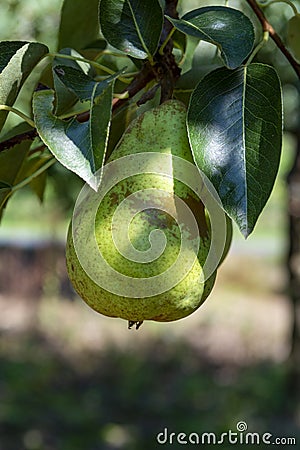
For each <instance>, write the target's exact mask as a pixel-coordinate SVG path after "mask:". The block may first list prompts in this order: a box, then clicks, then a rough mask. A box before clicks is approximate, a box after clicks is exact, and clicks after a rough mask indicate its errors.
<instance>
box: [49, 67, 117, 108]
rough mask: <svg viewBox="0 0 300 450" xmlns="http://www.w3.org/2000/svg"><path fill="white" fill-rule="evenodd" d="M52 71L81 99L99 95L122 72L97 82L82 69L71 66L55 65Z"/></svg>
mask: <svg viewBox="0 0 300 450" xmlns="http://www.w3.org/2000/svg"><path fill="white" fill-rule="evenodd" d="M54 71H55V73H56V75H57V76H58V78H59V79H60V81H61V82H62V83H63V84H64V85H65V86H66V87H67V88H68V89H69V90H71V91H72V92H73V93H74V94H75V95H76V97H77V98H78V99H79V100H81V101H85V100H90V98H92V97H94V98H96V97H98V96H99V95H101V94H102V92H103V91H104V90H105V89H106V88H107V87H108V86H109V84H111V82H112V81H113V80H115V79H116V78H117V77H118V76H119V75H120V74H121V73H122V71H119V72H117V73H115V74H114V75H112V76H110V77H107V78H106V79H105V80H102V81H99V82H97V81H95V80H93V78H92V77H90V76H89V75H86V74H85V73H84V72H83V71H82V70H79V69H75V68H73V67H68V66H56V67H55V69H54Z"/></svg>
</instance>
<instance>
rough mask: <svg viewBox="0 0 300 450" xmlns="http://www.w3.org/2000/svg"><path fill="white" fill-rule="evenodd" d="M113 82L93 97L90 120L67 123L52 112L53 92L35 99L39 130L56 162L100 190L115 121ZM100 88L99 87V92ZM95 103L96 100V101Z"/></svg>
mask: <svg viewBox="0 0 300 450" xmlns="http://www.w3.org/2000/svg"><path fill="white" fill-rule="evenodd" d="M113 84H114V83H113V82H111V83H110V84H109V85H108V87H107V88H106V89H105V90H104V91H103V93H102V95H101V96H100V97H98V98H97V99H96V100H95V95H93V96H92V98H91V109H90V119H89V120H88V121H87V122H84V123H79V122H78V121H77V120H76V119H75V118H73V119H71V120H69V121H63V120H61V119H59V118H58V117H56V116H55V115H54V114H53V113H52V108H53V101H54V93H53V91H51V90H49V91H38V92H35V94H34V97H33V112H34V117H35V123H36V127H37V131H38V133H39V135H40V137H41V139H42V140H43V141H44V143H45V144H46V145H47V146H48V148H49V149H50V151H51V152H52V153H53V155H54V156H55V157H56V159H57V160H58V161H59V162H60V163H61V164H63V165H64V166H65V167H67V169H69V170H71V171H73V172H75V173H76V174H77V175H79V176H80V177H81V178H82V179H83V180H84V181H86V182H87V183H89V184H90V186H91V187H92V188H93V189H97V187H98V185H99V182H100V178H99V174H98V173H97V171H98V170H99V169H101V168H102V166H103V164H104V158H105V153H106V148H107V141H108V135H109V129H110V122H111V106H112V94H113ZM96 91H97V88H96V86H95V91H94V93H95V92H96ZM94 100H95V101H94Z"/></svg>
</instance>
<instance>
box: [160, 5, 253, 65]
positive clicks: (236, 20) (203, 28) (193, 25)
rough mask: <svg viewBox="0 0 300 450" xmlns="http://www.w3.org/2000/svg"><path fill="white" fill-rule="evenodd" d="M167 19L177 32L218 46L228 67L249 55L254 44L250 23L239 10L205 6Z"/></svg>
mask: <svg viewBox="0 0 300 450" xmlns="http://www.w3.org/2000/svg"><path fill="white" fill-rule="evenodd" d="M168 20H170V22H172V24H173V25H174V26H175V27H176V28H177V29H178V30H180V31H181V32H183V33H185V34H187V35H190V36H194V37H196V38H198V39H201V40H203V41H206V42H210V43H212V44H215V45H217V46H218V48H219V49H220V51H221V57H222V59H223V61H224V63H225V65H226V66H227V67H228V68H229V69H235V68H236V67H238V66H240V65H241V64H242V62H243V61H244V60H245V59H246V58H247V56H248V55H249V54H250V52H251V50H252V48H253V44H254V39H255V35H254V28H253V24H252V22H251V21H250V19H248V17H247V16H245V14H243V13H242V12H241V11H239V10H237V9H233V8H228V7H225V6H207V7H205V8H199V9H195V10H194V11H191V12H189V13H187V14H185V15H184V16H183V17H182V18H181V19H180V20H178V19H173V18H171V17H168Z"/></svg>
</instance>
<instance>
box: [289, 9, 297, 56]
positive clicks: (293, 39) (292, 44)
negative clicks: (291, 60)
mask: <svg viewBox="0 0 300 450" xmlns="http://www.w3.org/2000/svg"><path fill="white" fill-rule="evenodd" d="M287 44H288V46H289V48H290V49H291V51H292V53H293V55H294V57H295V58H296V59H297V60H298V61H300V13H298V14H295V15H294V16H293V17H292V18H291V19H290V20H289V21H288V23H287Z"/></svg>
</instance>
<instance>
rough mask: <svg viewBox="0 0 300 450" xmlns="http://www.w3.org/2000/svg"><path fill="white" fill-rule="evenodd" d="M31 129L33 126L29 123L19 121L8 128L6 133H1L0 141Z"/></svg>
mask: <svg viewBox="0 0 300 450" xmlns="http://www.w3.org/2000/svg"><path fill="white" fill-rule="evenodd" d="M32 130H33V128H32V127H31V126H30V125H29V123H28V122H20V123H18V125H16V126H14V127H13V128H11V129H10V130H8V131H7V133H5V134H2V135H1V136H0V143H1V142H5V141H7V140H8V139H12V138H14V137H15V136H18V135H20V134H26V133H29V132H31V131H32Z"/></svg>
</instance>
